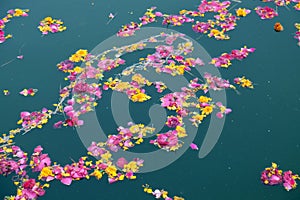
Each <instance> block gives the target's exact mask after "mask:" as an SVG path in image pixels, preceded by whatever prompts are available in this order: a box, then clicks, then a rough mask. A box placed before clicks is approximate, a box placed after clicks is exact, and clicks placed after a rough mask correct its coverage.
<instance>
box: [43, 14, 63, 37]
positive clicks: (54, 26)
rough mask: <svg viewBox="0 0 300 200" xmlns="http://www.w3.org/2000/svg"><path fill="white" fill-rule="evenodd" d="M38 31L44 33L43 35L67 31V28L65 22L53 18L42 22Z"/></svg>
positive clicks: (47, 18)
mask: <svg viewBox="0 0 300 200" xmlns="http://www.w3.org/2000/svg"><path fill="white" fill-rule="evenodd" d="M38 29H39V30H40V31H41V32H42V34H43V35H47V34H48V33H49V32H50V33H57V32H62V31H65V30H66V29H67V27H66V26H63V22H62V21H61V20H60V19H53V18H52V17H46V18H44V19H43V20H42V21H40V25H39V26H38Z"/></svg>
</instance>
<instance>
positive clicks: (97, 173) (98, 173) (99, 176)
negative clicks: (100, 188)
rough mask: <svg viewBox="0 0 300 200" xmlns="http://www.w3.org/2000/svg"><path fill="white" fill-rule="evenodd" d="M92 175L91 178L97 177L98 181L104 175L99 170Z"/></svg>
mask: <svg viewBox="0 0 300 200" xmlns="http://www.w3.org/2000/svg"><path fill="white" fill-rule="evenodd" d="M90 175H91V176H95V177H96V179H98V180H99V179H101V178H102V173H101V172H100V171H99V170H97V169H95V170H94V172H93V173H91V174H90Z"/></svg>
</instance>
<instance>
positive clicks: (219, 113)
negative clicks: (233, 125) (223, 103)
mask: <svg viewBox="0 0 300 200" xmlns="http://www.w3.org/2000/svg"><path fill="white" fill-rule="evenodd" d="M216 116H217V118H219V119H222V118H223V116H224V115H223V113H222V112H218V113H217V114H216Z"/></svg>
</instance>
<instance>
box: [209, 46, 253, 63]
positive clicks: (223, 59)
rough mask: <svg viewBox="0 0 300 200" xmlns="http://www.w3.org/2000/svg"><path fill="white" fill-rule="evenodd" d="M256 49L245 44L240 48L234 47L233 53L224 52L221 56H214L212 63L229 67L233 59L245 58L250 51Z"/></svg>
mask: <svg viewBox="0 0 300 200" xmlns="http://www.w3.org/2000/svg"><path fill="white" fill-rule="evenodd" d="M254 51H255V48H247V47H246V46H244V47H243V48H241V49H240V50H238V49H234V50H232V51H231V53H223V54H222V55H221V56H220V57H218V58H213V59H212V60H211V62H210V63H211V64H213V65H215V66H216V67H224V68H228V67H229V66H230V65H231V60H234V59H237V60H243V59H245V58H247V57H248V55H249V53H253V52H254Z"/></svg>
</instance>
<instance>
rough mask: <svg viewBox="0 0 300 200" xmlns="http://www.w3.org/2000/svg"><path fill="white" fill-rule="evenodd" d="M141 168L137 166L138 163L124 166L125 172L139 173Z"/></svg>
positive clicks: (132, 162)
mask: <svg viewBox="0 0 300 200" xmlns="http://www.w3.org/2000/svg"><path fill="white" fill-rule="evenodd" d="M138 170H139V167H138V166H137V164H136V162H134V161H131V162H129V163H128V164H126V165H124V171H132V172H137V171H138Z"/></svg>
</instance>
